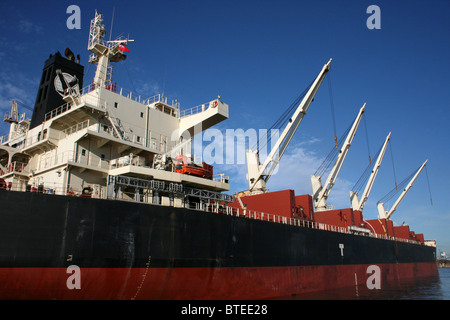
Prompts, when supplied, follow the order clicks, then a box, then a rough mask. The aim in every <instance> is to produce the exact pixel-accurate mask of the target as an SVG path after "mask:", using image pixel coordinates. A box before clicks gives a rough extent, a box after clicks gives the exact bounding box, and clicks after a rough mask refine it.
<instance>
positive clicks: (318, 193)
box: [311, 103, 366, 211]
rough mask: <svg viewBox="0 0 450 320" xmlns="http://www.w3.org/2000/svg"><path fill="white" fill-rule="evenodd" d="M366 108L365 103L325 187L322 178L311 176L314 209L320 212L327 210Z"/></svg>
mask: <svg viewBox="0 0 450 320" xmlns="http://www.w3.org/2000/svg"><path fill="white" fill-rule="evenodd" d="M365 108H366V104H365V103H364V105H363V106H362V108H361V109H360V110H359V113H358V115H357V116H356V119H355V121H354V122H353V125H352V127H351V129H350V131H349V133H348V135H347V137H346V139H345V141H344V144H343V145H342V147H341V149H340V151H339V155H338V157H337V159H336V162H335V164H334V166H333V168H332V169H331V172H330V174H329V175H328V178H327V180H326V182H325V184H324V185H323V187H322V182H321V177H320V176H315V175H312V176H311V184H312V189H313V199H314V207H315V209H316V210H318V211H324V210H326V209H327V198H328V196H329V195H330V192H331V189H332V188H333V186H334V183H335V182H336V179H337V177H338V174H339V171H340V170H341V168H342V165H343V164H344V160H345V157H346V156H347V153H348V150H349V149H350V146H351V144H352V141H353V138H354V137H355V134H356V130H357V129H358V126H359V123H360V121H361V118H362V115H363V113H364V110H365Z"/></svg>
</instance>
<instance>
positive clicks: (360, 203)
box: [350, 132, 391, 211]
mask: <svg viewBox="0 0 450 320" xmlns="http://www.w3.org/2000/svg"><path fill="white" fill-rule="evenodd" d="M390 139H391V133H390V132H389V134H388V136H387V137H386V140H385V141H384V143H383V146H382V147H381V151H380V154H379V155H378V158H377V160H376V161H375V164H374V166H373V169H372V173H371V174H370V177H369V180H368V181H367V185H366V188H365V189H364V192H363V194H362V196H361V200H358V192H354V191H350V200H351V203H352V208H353V210H358V211H362V210H363V208H364V206H365V204H366V202H367V199H369V194H370V191H371V190H372V186H373V183H374V182H375V178H376V177H377V174H378V170H379V169H380V166H381V162H382V161H383V157H384V153H385V151H386V148H387V145H388V143H389V140H390Z"/></svg>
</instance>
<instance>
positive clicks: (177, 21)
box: [0, 0, 450, 254]
mask: <svg viewBox="0 0 450 320" xmlns="http://www.w3.org/2000/svg"><path fill="white" fill-rule="evenodd" d="M74 3H77V4H78V5H79V7H80V9H81V20H82V21H81V29H80V30H69V29H68V28H67V27H66V20H67V18H68V17H69V14H67V13H66V9H67V7H68V6H69V5H71V4H74ZM371 4H376V5H378V6H379V7H380V9H381V29H379V30H369V29H368V28H367V27H366V20H367V19H368V17H369V16H370V15H369V14H367V13H366V9H367V7H368V6H369V5H371ZM113 7H115V18H114V24H113V34H112V36H113V38H115V37H116V36H118V35H119V34H121V33H124V34H125V35H127V34H129V35H130V38H132V39H135V40H136V42H135V43H133V44H130V45H129V48H130V53H129V54H128V58H127V60H126V61H125V62H122V63H120V64H117V65H115V68H114V72H115V73H114V80H115V81H117V83H118V85H120V86H122V87H124V88H127V89H129V90H132V91H135V92H137V93H139V94H141V95H143V96H152V95H154V94H156V93H160V92H162V91H163V90H164V91H165V93H166V95H167V96H169V97H171V98H174V99H178V100H179V101H180V102H181V108H182V109H183V108H189V107H193V106H196V105H198V104H201V103H204V102H207V101H210V100H212V99H214V98H216V97H217V95H219V94H220V95H221V96H222V100H223V101H225V102H226V103H228V104H229V106H230V110H229V111H230V119H228V120H226V121H224V122H223V123H221V124H219V125H218V126H217V128H218V129H220V130H222V131H223V132H225V130H226V129H227V128H228V129H238V128H241V129H243V130H247V129H249V128H254V129H257V130H258V129H264V128H269V127H270V126H271V125H272V124H273V122H274V121H275V120H276V119H278V117H279V116H280V115H281V113H282V112H283V111H284V110H285V109H286V108H287V107H288V106H289V105H290V103H291V102H292V101H293V100H294V99H295V98H296V97H297V96H298V95H299V94H300V93H301V92H302V91H303V90H304V89H305V87H306V86H307V85H308V84H309V83H310V82H311V81H312V79H313V78H314V77H315V76H316V75H317V73H318V72H319V71H320V69H321V68H322V66H323V65H324V64H325V63H326V62H327V61H328V60H329V58H333V62H332V68H331V71H330V73H329V75H328V76H329V77H330V79H331V88H332V97H333V104H334V112H335V122H336V131H337V135H338V136H340V135H341V134H343V132H344V131H345V129H346V128H347V127H348V125H349V124H350V122H351V121H352V120H353V119H354V117H355V116H356V114H357V112H358V110H359V108H360V107H361V106H362V105H363V103H364V102H366V103H367V106H366V113H365V120H364V121H363V122H362V123H361V125H360V127H359V129H358V132H357V135H356V137H355V139H354V141H353V145H352V147H351V148H350V151H349V154H348V156H347V159H346V162H345V163H344V165H343V168H342V171H341V173H340V175H339V178H338V180H337V182H336V185H335V187H334V189H333V191H332V193H331V195H330V198H329V201H328V202H329V203H332V204H334V205H335V206H336V207H349V206H350V201H349V196H348V191H349V190H350V189H351V187H352V186H353V185H354V184H355V182H356V181H357V180H358V178H359V176H360V175H361V174H362V172H363V171H364V169H365V168H366V165H367V163H368V150H370V153H371V155H372V157H374V154H375V152H376V151H377V150H378V148H379V146H380V145H381V144H382V143H383V141H384V139H385V137H386V136H387V134H388V133H389V132H392V136H391V146H392V153H391V149H388V150H387V152H386V155H385V157H384V161H383V164H382V166H381V169H380V172H379V174H378V177H377V180H376V181H375V184H374V187H373V190H372V193H371V196H370V199H369V201H368V203H367V204H366V207H365V209H364V215H365V217H366V218H367V219H374V218H376V217H377V210H376V202H377V201H378V200H379V199H381V198H382V197H383V196H384V195H385V194H387V193H388V192H389V191H390V190H391V189H392V188H393V187H394V182H395V180H394V175H393V173H394V168H395V176H396V178H397V182H398V183H399V182H400V181H401V180H403V178H405V177H407V176H408V175H409V174H410V173H411V172H412V171H414V170H415V169H416V168H418V167H419V165H420V164H422V162H423V161H425V160H426V159H428V160H429V162H428V165H427V172H425V171H424V172H422V174H421V175H420V176H419V178H418V180H417V181H416V183H415V184H414V186H413V188H412V189H411V190H410V191H409V193H408V195H407V196H406V198H405V199H404V200H403V202H402V203H401V205H400V206H399V208H398V209H397V211H396V212H395V213H394V215H393V217H392V220H394V222H396V223H397V224H401V223H402V222H403V221H405V222H406V223H407V224H409V225H410V227H411V229H413V230H415V231H416V232H418V233H424V234H425V238H426V239H436V240H437V241H438V248H439V249H440V250H445V251H447V252H448V253H449V254H450V235H449V227H450V210H449V207H450V201H449V198H450V197H449V196H448V193H449V191H450V174H449V172H450V170H449V161H448V159H449V156H450V152H449V145H450V144H449V139H450V129H449V121H450V116H449V115H450V112H449V107H450V90H449V89H450V80H449V71H450V61H449V56H450V41H449V39H450V34H449V33H450V20H449V19H448V14H449V12H450V1H447V0H433V1H358V0H354V1H350V0H343V1H249V0H245V1H198V0H195V1H133V2H132V4H131V2H130V1H118V0H116V1H76V2H75V1H73V2H72V1H45V2H44V1H39V2H38V1H20V2H19V1H10V0H3V1H1V3H0V10H1V12H2V17H1V19H0V44H1V46H0V111H1V112H4V111H6V110H9V109H10V105H9V101H10V100H12V99H14V98H18V99H20V100H22V101H23V102H24V103H26V104H27V105H29V106H31V107H32V106H33V105H34V99H35V96H36V91H37V88H38V83H39V79H40V76H41V72H42V67H43V63H44V61H45V60H46V59H47V58H48V56H49V54H54V53H55V52H56V51H60V52H61V53H63V52H64V50H65V48H66V47H70V48H71V50H72V51H73V52H74V53H75V54H80V55H81V57H82V64H84V65H85V83H88V82H90V81H91V79H92V78H93V76H94V72H95V67H94V66H92V65H91V66H89V64H88V63H87V58H88V54H89V52H88V51H87V49H86V47H87V40H88V32H89V22H90V19H92V17H93V15H94V10H95V9H97V10H99V11H100V12H102V13H103V14H104V15H105V24H106V28H107V30H108V31H109V30H110V27H111V18H112V12H113ZM365 125H366V126H365ZM366 129H367V132H368V136H366V133H365V130H366ZM7 130H8V127H7V125H6V123H5V124H1V125H0V135H4V134H6V133H7ZM333 135H334V129H333V119H332V116H331V107H330V95H329V85H328V80H327V79H326V80H325V81H324V82H323V84H322V86H321V88H320V89H319V92H318V94H317V96H316V99H315V101H314V103H313V104H312V105H311V107H310V108H309V110H308V114H307V115H306V116H305V118H304V120H303V122H302V123H301V125H300V127H299V129H298V131H297V133H296V135H295V137H294V139H293V140H292V142H291V144H290V146H289V148H288V150H287V152H286V154H285V155H284V157H283V159H282V161H281V166H280V169H279V170H278V173H277V174H276V175H274V176H273V177H272V178H271V179H270V180H269V183H268V188H269V189H270V190H272V191H275V190H283V189H295V190H296V193H297V194H304V193H311V186H310V180H309V177H310V175H311V174H313V173H314V171H315V170H316V169H317V167H318V166H319V165H320V164H321V162H322V160H323V158H324V157H325V156H326V155H327V154H328V152H329V150H330V149H331V148H332V146H333V144H334V141H333ZM367 140H368V141H369V145H368V144H367ZM393 163H394V165H393ZM222 171H224V172H226V173H227V174H228V175H230V178H231V188H232V191H238V190H243V189H245V187H246V186H247V182H246V180H245V172H246V168H245V165H215V172H216V173H218V172H222ZM427 177H428V179H427ZM428 181H429V184H430V187H431V196H432V199H433V205H431V203H430V192H429V188H428Z"/></svg>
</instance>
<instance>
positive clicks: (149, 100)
mask: <svg viewBox="0 0 450 320" xmlns="http://www.w3.org/2000/svg"><path fill="white" fill-rule="evenodd" d="M97 88H99V86H98V85H96V84H95V83H91V84H89V85H87V86H86V87H84V88H83V89H82V90H81V93H82V94H86V93H89V92H91V91H93V90H95V89H97ZM103 88H105V89H106V90H109V91H111V92H114V93H117V94H118V95H121V96H122V97H125V98H128V99H130V100H133V101H136V102H139V103H142V104H144V105H150V104H153V103H157V102H161V103H164V104H166V105H168V106H170V107H172V108H176V109H180V102H178V100H176V99H172V98H169V97H167V96H165V95H164V94H162V93H159V94H155V95H154V96H151V97H145V96H143V95H140V94H137V93H135V92H133V91H131V90H128V89H126V88H123V87H120V86H118V85H117V83H116V82H113V83H109V84H107V85H104V86H103Z"/></svg>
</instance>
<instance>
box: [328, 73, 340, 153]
mask: <svg viewBox="0 0 450 320" xmlns="http://www.w3.org/2000/svg"><path fill="white" fill-rule="evenodd" d="M327 80H328V92H329V94H330V108H331V119H332V120H333V133H334V143H335V144H336V149H338V141H337V134H336V119H335V115H334V102H333V91H332V89H331V74H330V72H329V74H328V77H327Z"/></svg>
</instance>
